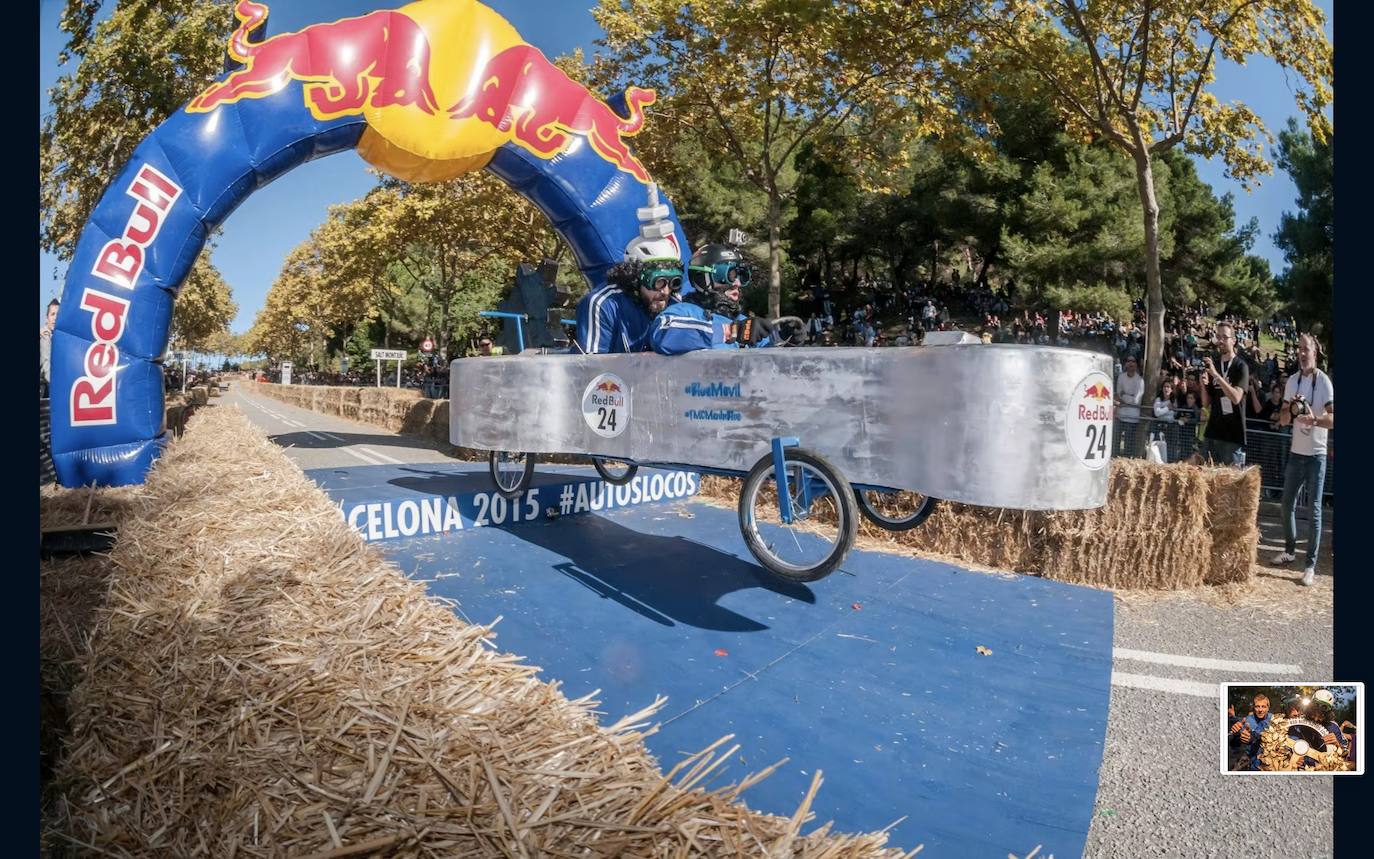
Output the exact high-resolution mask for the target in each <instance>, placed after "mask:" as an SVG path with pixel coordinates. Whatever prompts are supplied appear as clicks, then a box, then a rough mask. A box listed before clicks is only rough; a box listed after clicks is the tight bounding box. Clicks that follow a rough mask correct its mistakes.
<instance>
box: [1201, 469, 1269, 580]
mask: <svg viewBox="0 0 1374 859" xmlns="http://www.w3.org/2000/svg"><path fill="white" fill-rule="evenodd" d="M1209 472H1210V474H1209V477H1210V480H1209V488H1210V491H1209V493H1208V499H1207V507H1208V509H1209V510H1210V511H1211V532H1212V552H1211V564H1210V565H1209V567H1208V569H1207V575H1206V576H1205V581H1206V583H1207V584H1209V585H1220V584H1226V583H1228V582H1242V581H1245V580H1246V579H1249V578H1250V572H1251V570H1252V569H1253V567H1254V565H1255V556H1256V553H1257V552H1258V551H1259V502H1260V479H1261V474H1260V469H1259V468H1258V467H1257V466H1256V467H1251V468H1246V469H1244V470H1241V471H1238V470H1236V469H1234V468H1214V469H1209Z"/></svg>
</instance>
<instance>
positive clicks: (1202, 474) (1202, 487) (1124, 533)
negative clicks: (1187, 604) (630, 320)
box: [701, 459, 1259, 589]
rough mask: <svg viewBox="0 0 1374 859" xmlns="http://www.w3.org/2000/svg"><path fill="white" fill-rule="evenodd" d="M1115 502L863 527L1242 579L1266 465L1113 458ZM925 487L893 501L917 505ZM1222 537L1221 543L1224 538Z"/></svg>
mask: <svg viewBox="0 0 1374 859" xmlns="http://www.w3.org/2000/svg"><path fill="white" fill-rule="evenodd" d="M1111 469H1112V471H1111V475H1110V478H1109V483H1108V491H1107V504H1106V506H1104V507H1102V508H1099V509H1097V510H1084V511H1062V512H1029V511H1022V510H1002V509H996V508H988V507H975V506H971V505H966V504H954V503H949V502H943V503H941V504H940V506H939V507H938V508H936V510H935V512H934V513H933V514H931V516H930V518H928V519H927V520H926V521H925V522H924V523H923V524H922V525H921V526H920V527H918V528H915V529H913V530H911V531H902V532H895V533H893V532H888V531H884V530H883V529H881V528H879V527H877V526H875V525H871V524H869V523H868V522H867V521H866V520H861V521H860V524H859V532H860V534H862V535H864V536H866V537H870V538H873V539H877V540H884V541H887V542H890V543H894V544H897V545H900V546H903V547H906V548H909V549H912V550H915V551H917V552H923V553H927V554H934V555H943V556H949V557H954V558H958V559H960V560H962V561H964V562H967V563H971V564H978V565H982V566H988V567H996V568H998V569H1004V570H1012V571H1015V572H1026V573H1035V574H1038V575H1043V576H1045V577H1046V578H1052V579H1056V580H1059V581H1066V582H1075V583H1079V584H1088V585H1095V586H1098V587H1110V588H1132V589H1181V588H1192V587H1197V586H1199V585H1203V584H1220V583H1225V582H1232V581H1242V580H1244V579H1246V578H1248V577H1249V575H1250V570H1251V564H1253V562H1254V559H1255V552H1256V549H1257V546H1258V540H1259V529H1258V526H1257V524H1256V523H1257V516H1258V511H1259V472H1258V469H1250V470H1247V471H1245V472H1239V471H1236V470H1235V469H1229V468H1201V467H1196V466H1190V465H1185V464H1174V465H1157V464H1154V463H1149V462H1146V461H1144V460H1136V459H1118V460H1113V461H1112V465H1111ZM740 483H741V481H739V480H735V479H731V478H722V477H711V476H705V477H703V478H702V483H701V495H702V496H703V497H705V498H710V499H714V500H717V501H719V502H721V503H724V504H728V505H730V506H734V505H735V504H736V503H737V502H738V500H739V490H740ZM918 498H919V496H916V495H912V494H910V493H899V494H897V495H895V496H888V497H887V498H886V499H885V500H884V502H883V504H884V509H885V510H886V512H888V513H889V514H896V515H900V514H904V513H910V512H912V511H913V510H914V509H915V506H914V505H915V504H916V503H917V499H918ZM1216 541H1220V542H1216Z"/></svg>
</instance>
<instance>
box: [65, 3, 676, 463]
mask: <svg viewBox="0 0 1374 859" xmlns="http://www.w3.org/2000/svg"><path fill="white" fill-rule="evenodd" d="M235 14H236V15H237V17H238V20H239V26H238V28H237V29H236V30H235V32H234V34H233V35H232V37H231V39H230V42H229V54H230V56H231V57H232V58H233V59H234V60H235V61H237V62H238V63H239V64H241V68H238V69H236V70H235V71H232V72H230V73H228V74H226V75H225V76H224V77H223V78H221V79H220V80H219V81H217V82H215V83H214V84H212V85H210V86H209V87H207V88H206V89H205V90H204V91H203V92H201V93H200V94H198V95H197V96H196V97H195V98H193V99H192V100H191V101H190V102H189V103H188V104H187V105H186V106H185V108H184V109H182V110H179V111H177V112H176V113H175V114H173V115H172V116H171V117H169V118H168V119H167V120H166V121H165V122H163V123H162V124H161V125H160V126H158V128H157V129H155V130H154V131H153V132H152V133H151V134H150V135H149V136H148V137H147V139H145V140H144V141H143V142H142V143H141V144H140V145H139V146H138V148H137V149H135V150H134V154H133V157H132V158H131V159H130V161H129V163H128V164H127V165H125V167H124V168H123V170H122V172H121V173H120V174H119V175H118V176H117V177H116V178H115V180H114V181H113V182H112V183H111V185H110V186H109V188H108V189H107V190H106V192H105V195H104V197H103V198H102V199H101V200H100V203H99V204H98V205H97V206H96V208H95V209H94V210H93V211H92V213H91V217H90V220H89V221H88V222H87V224H86V227H85V229H84V230H83V231H82V233H81V237H80V240H79V241H78V243H77V247H76V252H75V255H74V256H73V259H72V263H71V267H70V269H69V270H68V273H67V280H66V284H65V286H64V288H63V296H62V306H61V309H60V311H59V313H58V319H57V326H56V331H55V332H54V334H53V350H52V454H53V462H54V464H55V466H56V469H57V476H58V480H59V481H60V482H61V484H62V485H64V486H69V487H70V486H83V485H87V484H92V483H94V484H96V485H101V486H119V485H125V484H132V483H140V482H142V480H143V477H144V474H145V473H146V472H147V470H148V468H149V467H150V466H151V465H152V463H153V461H154V460H155V459H156V458H157V456H158V454H159V453H160V451H161V449H162V447H163V445H164V444H165V443H166V440H167V434H166V429H165V425H164V424H165V421H164V408H163V406H164V403H163V373H162V360H163V356H164V354H165V352H166V349H167V341H168V334H169V328H170V325H171V319H172V306H173V302H174V301H175V299H176V296H177V293H178V291H179V289H180V287H181V283H182V281H183V280H184V279H185V277H186V275H187V274H188V272H189V271H190V269H191V266H192V264H193V263H194V262H195V259H196V257H197V256H198V255H199V254H200V252H201V249H202V248H203V246H204V244H205V240H206V238H207V236H208V235H209V234H210V232H211V230H213V229H214V228H215V227H216V226H218V225H219V224H220V223H221V222H222V221H223V220H224V219H225V218H227V217H228V216H229V214H230V213H231V212H233V211H234V209H235V208H236V207H237V206H238V205H239V204H240V203H241V202H243V201H244V200H245V199H246V198H247V197H248V195H249V194H251V193H252V192H253V191H254V190H256V189H257V188H260V187H262V186H263V185H266V184H267V183H269V182H271V181H272V180H273V179H275V178H277V177H278V176H281V175H282V174H283V173H286V172H287V171H289V170H291V169H292V168H294V167H296V166H298V165H300V164H302V163H304V162H306V161H309V160H311V159H314V158H318V157H320V156H323V155H329V154H331V153H334V152H339V151H342V150H345V149H356V150H357V151H358V153H359V154H360V155H361V156H362V157H363V158H364V159H365V160H367V161H368V162H369V163H371V164H373V165H374V166H376V167H378V168H381V169H382V170H385V171H386V172H388V173H390V174H391V175H394V176H397V177H399V178H402V179H406V180H408V181H412V182H427V181H442V180H444V179H449V178H452V177H454V176H458V175H460V174H462V173H466V172H469V171H472V170H479V169H485V170H488V171H490V172H491V173H493V174H495V175H496V176H499V177H500V178H501V179H503V180H504V181H505V182H506V183H507V184H509V185H510V186H511V187H512V188H513V189H515V190H516V191H517V192H519V193H520V194H521V195H523V196H524V197H525V198H526V199H528V200H530V201H531V202H532V203H534V204H535V205H536V206H537V207H539V209H540V210H541V211H542V212H543V213H544V214H545V216H547V217H548V219H549V221H550V223H551V224H552V225H553V227H554V229H556V230H557V231H558V232H559V234H560V235H561V236H563V238H564V239H566V240H567V242H568V244H569V245H570V246H571V247H572V249H573V252H574V254H575V255H576V257H577V262H578V266H579V267H580V268H581V270H582V272H583V274H584V275H585V276H586V277H587V279H588V281H589V282H590V283H591V284H592V285H593V286H594V287H595V286H597V285H600V284H601V283H603V282H604V274H605V271H606V269H608V268H609V267H610V266H611V265H613V264H614V263H616V262H618V261H619V260H620V259H621V258H622V255H623V254H624V252H625V248H626V247H627V246H628V245H629V244H630V243H631V242H634V241H637V240H643V239H656V240H660V241H668V242H671V243H672V245H673V246H674V247H676V248H677V249H678V251H679V254H680V256H682V258H683V259H684V262H685V260H686V259H687V257H688V256H689V255H690V248H689V247H688V245H687V243H686V241H685V237H684V235H683V232H682V226H681V224H680V223H679V221H678V219H677V214H676V212H675V211H674V209H673V206H672V203H671V202H670V201H667V200H666V199H665V200H662V201H661V203H660V204H659V208H658V211H657V212H653V211H648V210H646V208H645V206H646V199H648V195H647V194H646V191H647V183H648V182H649V181H650V180H649V174H648V172H647V171H646V170H645V169H644V165H643V164H641V163H640V162H639V160H638V159H636V158H635V156H634V153H633V152H632V151H631V149H630V148H629V145H628V142H627V141H628V139H629V138H631V137H632V136H633V135H634V134H636V133H637V132H638V131H639V130H640V129H641V128H642V127H643V124H644V108H645V106H647V105H650V104H652V103H653V101H654V94H653V92H651V91H648V90H643V89H639V88H637V87H631V88H630V89H628V90H627V91H626V92H624V93H622V94H619V95H616V96H613V97H611V98H609V99H606V100H602V99H600V98H598V97H597V96H595V95H594V94H592V93H590V92H588V91H587V90H586V89H585V88H584V87H583V86H581V85H580V84H578V83H577V82H575V81H573V80H571V79H570V78H568V77H567V76H566V75H564V74H563V73H562V71H560V70H559V69H558V68H557V67H555V66H554V65H553V64H551V63H550V62H549V61H548V60H547V59H546V58H545V56H544V55H543V54H542V53H540V51H539V50H538V49H537V48H535V47H533V46H531V45H529V44H527V43H526V42H525V41H524V40H523V39H521V37H520V34H519V33H517V32H516V30H515V28H514V27H512V26H511V25H510V24H509V23H508V22H507V21H506V20H505V19H504V18H502V17H501V16H500V15H498V14H497V13H496V12H494V11H492V10H491V9H489V8H487V7H486V6H484V5H482V4H481V3H478V2H476V0H419V2H415V3H411V4H409V5H407V6H404V7H402V8H400V9H397V10H388V11H378V12H372V13H370V14H367V15H362V16H359V17H356V18H345V19H341V20H338V21H332V22H327V23H321V24H315V25H312V26H309V27H306V28H304V29H302V30H300V31H297V32H292V33H282V34H280V35H277V36H273V37H271V38H267V39H263V40H261V41H254V36H255V34H260V33H261V32H262V28H263V25H264V23H265V21H266V19H267V14H268V7H267V6H266V5H264V4H262V3H256V2H250V0H240V2H239V3H238V5H237V6H236V8H235ZM649 208H650V209H653V208H654V207H653V206H652V205H651V206H650V207H649ZM641 222H644V223H641ZM646 230H648V231H651V232H653V231H656V232H655V233H654V234H653V235H646V234H645V231H646Z"/></svg>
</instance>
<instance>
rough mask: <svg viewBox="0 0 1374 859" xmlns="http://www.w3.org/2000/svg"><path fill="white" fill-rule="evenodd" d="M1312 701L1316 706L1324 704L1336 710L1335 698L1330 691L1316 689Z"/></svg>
mask: <svg viewBox="0 0 1374 859" xmlns="http://www.w3.org/2000/svg"><path fill="white" fill-rule="evenodd" d="M1312 701H1313V703H1316V704H1324V705H1326V706H1327V707H1330V708H1331V709H1333V710H1334V709H1336V698H1335V696H1334V695H1332V694H1331V690H1330V689H1318V690H1317V691H1316V692H1314V693H1312Z"/></svg>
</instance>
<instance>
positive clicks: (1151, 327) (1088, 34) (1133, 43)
mask: <svg viewBox="0 0 1374 859" xmlns="http://www.w3.org/2000/svg"><path fill="white" fill-rule="evenodd" d="M967 10H968V12H969V13H970V16H971V21H972V23H973V26H974V28H975V31H976V36H977V40H978V43H979V48H980V49H982V50H975V51H974V53H973V61H972V62H969V63H967V64H965V65H964V66H963V69H964V71H965V72H966V73H967V74H970V75H972V76H974V77H980V76H981V77H983V78H986V77H987V76H988V75H989V74H992V75H1003V74H1004V73H1005V70H1006V69H1007V64H1008V63H1009V64H1011V70H1013V71H1025V70H1030V71H1033V72H1034V73H1035V75H1036V77H1038V78H1039V80H1040V81H1041V83H1042V84H1043V85H1044V90H1045V91H1046V92H1048V93H1050V94H1051V95H1052V96H1053V97H1054V99H1055V101H1056V103H1057V104H1058V105H1059V107H1060V109H1061V110H1062V111H1063V113H1064V116H1065V117H1066V119H1067V121H1068V125H1069V128H1070V130H1071V131H1073V132H1074V133H1076V134H1078V135H1081V136H1082V137H1083V138H1084V139H1086V138H1089V137H1097V138H1101V139H1102V140H1104V141H1106V142H1107V143H1109V144H1110V145H1112V146H1113V147H1115V148H1116V149H1117V150H1119V151H1120V152H1122V153H1124V154H1126V155H1127V156H1128V157H1129V158H1130V161H1131V164H1132V166H1133V168H1134V172H1135V179H1136V186H1137V193H1138V196H1139V200H1140V206H1141V212H1142V215H1143V217H1142V222H1143V227H1144V254H1143V263H1144V266H1145V276H1146V283H1147V298H1148V301H1147V310H1148V327H1147V332H1146V334H1147V336H1146V340H1147V343H1146V356H1145V357H1146V359H1145V377H1146V378H1147V379H1153V378H1157V377H1158V373H1159V368H1160V365H1161V361H1162V354H1163V346H1164V297H1163V278H1162V275H1161V272H1160V259H1161V246H1160V243H1161V237H1160V224H1159V213H1160V205H1159V200H1158V197H1157V194H1156V184H1155V182H1156V176H1155V161H1156V158H1157V157H1158V156H1160V155H1161V154H1162V153H1164V152H1167V151H1168V150H1170V149H1172V148H1174V147H1182V148H1183V149H1184V150H1185V151H1187V152H1190V153H1194V154H1200V155H1204V156H1209V157H1210V156H1213V155H1220V156H1221V157H1222V158H1223V160H1224V161H1225V163H1226V165H1227V170H1228V172H1229V174H1230V175H1231V176H1233V177H1235V178H1238V179H1240V180H1242V181H1249V180H1253V179H1254V178H1255V177H1256V176H1258V175H1259V174H1262V173H1265V172H1268V171H1269V170H1270V169H1271V168H1270V165H1269V163H1268V162H1267V161H1266V160H1265V158H1264V156H1263V153H1262V150H1261V145H1262V141H1263V140H1266V139H1268V137H1269V135H1268V132H1267V131H1266V130H1265V128H1264V125H1263V124H1262V123H1261V122H1260V119H1259V117H1258V116H1256V115H1255V113H1254V112H1253V111H1252V110H1250V109H1249V108H1248V107H1247V106H1246V105H1244V104H1243V103H1240V102H1231V103H1229V104H1223V103H1222V102H1221V101H1220V100H1218V99H1217V98H1216V96H1215V95H1213V94H1212V93H1211V92H1209V91H1208V85H1209V84H1210V83H1212V81H1213V79H1214V73H1215V63H1216V61H1217V59H1218V58H1219V57H1225V58H1227V59H1229V60H1232V61H1235V62H1241V63H1243V62H1245V60H1246V59H1247V58H1249V57H1253V56H1263V57H1268V58H1270V59H1272V60H1273V61H1274V62H1276V63H1277V64H1278V65H1279V66H1281V67H1282V68H1284V69H1285V70H1289V71H1293V72H1295V73H1296V75H1295V77H1294V78H1291V79H1290V80H1292V82H1293V83H1294V84H1295V85H1296V92H1295V98H1296V100H1297V105H1298V107H1299V108H1300V109H1301V110H1302V112H1303V113H1304V114H1305V115H1306V116H1307V119H1308V124H1309V127H1310V128H1311V129H1312V132H1313V135H1314V137H1316V138H1317V139H1319V140H1324V139H1326V136H1327V134H1328V131H1329V123H1328V121H1327V120H1326V117H1325V115H1324V113H1323V111H1324V109H1325V108H1326V107H1327V105H1329V104H1330V102H1331V80H1332V68H1331V44H1330V42H1329V41H1328V40H1327V38H1326V34H1325V31H1324V30H1323V24H1324V16H1323V14H1322V12H1321V10H1320V9H1318V8H1317V7H1316V6H1315V5H1314V4H1313V3H1312V2H1311V0H1110V2H1087V0H969V2H968V4H967Z"/></svg>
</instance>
